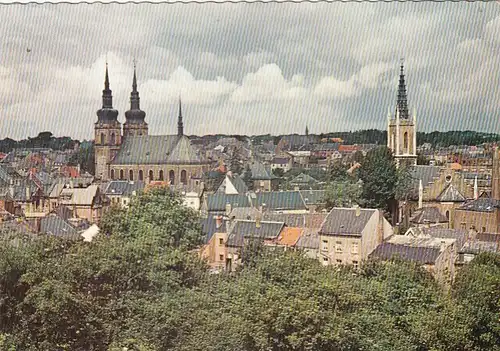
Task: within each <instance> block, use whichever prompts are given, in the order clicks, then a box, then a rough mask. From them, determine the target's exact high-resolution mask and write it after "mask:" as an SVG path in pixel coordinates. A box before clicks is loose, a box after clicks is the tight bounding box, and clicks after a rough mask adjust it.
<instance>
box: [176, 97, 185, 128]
mask: <svg viewBox="0 0 500 351" xmlns="http://www.w3.org/2000/svg"><path fill="white" fill-rule="evenodd" d="M177 135H178V136H183V135H184V124H183V123H182V102H181V97H180V96H179V119H178V121H177Z"/></svg>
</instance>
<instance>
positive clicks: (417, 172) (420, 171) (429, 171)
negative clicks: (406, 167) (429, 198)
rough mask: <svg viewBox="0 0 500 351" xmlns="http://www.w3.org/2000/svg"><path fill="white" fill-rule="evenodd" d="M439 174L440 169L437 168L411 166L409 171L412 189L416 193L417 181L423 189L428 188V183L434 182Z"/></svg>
mask: <svg viewBox="0 0 500 351" xmlns="http://www.w3.org/2000/svg"><path fill="white" fill-rule="evenodd" d="M440 172H441V168H440V167H438V166H425V165H418V166H412V168H411V170H410V174H411V177H412V178H413V180H414V181H413V188H414V189H415V190H416V191H418V187H419V181H420V179H421V180H422V185H423V187H424V189H425V188H426V187H428V186H429V184H430V183H432V182H434V181H435V180H436V179H437V178H438V177H439V174H440Z"/></svg>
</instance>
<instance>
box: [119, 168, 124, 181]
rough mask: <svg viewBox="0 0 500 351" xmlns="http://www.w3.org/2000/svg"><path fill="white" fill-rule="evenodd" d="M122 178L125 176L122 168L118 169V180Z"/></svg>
mask: <svg viewBox="0 0 500 351" xmlns="http://www.w3.org/2000/svg"><path fill="white" fill-rule="evenodd" d="M123 178H125V175H124V172H123V169H120V180H123Z"/></svg>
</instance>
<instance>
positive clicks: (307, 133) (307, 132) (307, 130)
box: [306, 125, 309, 136]
mask: <svg viewBox="0 0 500 351" xmlns="http://www.w3.org/2000/svg"><path fill="white" fill-rule="evenodd" d="M308 135H309V128H308V127H307V125H306V136H308Z"/></svg>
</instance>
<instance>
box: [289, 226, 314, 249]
mask: <svg viewBox="0 0 500 351" xmlns="http://www.w3.org/2000/svg"><path fill="white" fill-rule="evenodd" d="M295 247H298V248H301V249H312V250H318V249H319V234H318V231H317V230H309V229H306V230H304V232H303V233H302V236H301V237H300V238H299V240H297V243H296V244H295Z"/></svg>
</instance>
